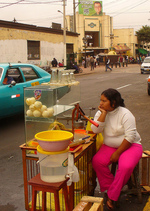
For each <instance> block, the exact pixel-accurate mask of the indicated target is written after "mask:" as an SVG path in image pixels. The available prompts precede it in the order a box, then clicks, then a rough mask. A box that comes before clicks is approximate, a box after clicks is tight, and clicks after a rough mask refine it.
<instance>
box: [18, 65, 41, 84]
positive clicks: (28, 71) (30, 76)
mask: <svg viewBox="0 0 150 211" xmlns="http://www.w3.org/2000/svg"><path fill="white" fill-rule="evenodd" d="M21 70H22V72H23V74H24V77H25V79H26V81H31V80H34V79H37V78H39V77H38V76H37V74H36V73H35V71H34V70H33V69H32V68H31V67H21Z"/></svg>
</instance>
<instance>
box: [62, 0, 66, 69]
mask: <svg viewBox="0 0 150 211" xmlns="http://www.w3.org/2000/svg"><path fill="white" fill-rule="evenodd" d="M65 6H66V5H65V0H63V25H64V31H63V34H64V66H66V19H65V18H66V12H65Z"/></svg>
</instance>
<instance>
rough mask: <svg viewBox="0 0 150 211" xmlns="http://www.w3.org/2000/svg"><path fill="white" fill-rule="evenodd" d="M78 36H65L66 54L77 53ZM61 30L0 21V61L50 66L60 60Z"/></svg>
mask: <svg viewBox="0 0 150 211" xmlns="http://www.w3.org/2000/svg"><path fill="white" fill-rule="evenodd" d="M77 46H78V34H77V33H74V32H68V31H67V33H66V52H67V54H71V53H73V52H77ZM64 47H65V46H64V37H63V30H61V29H53V28H45V27H37V26H35V25H27V24H20V23H16V22H15V23H14V22H8V21H0V48H1V51H0V62H10V63H11V62H18V61H19V62H22V63H33V64H36V65H39V66H45V65H50V63H51V61H52V59H53V58H54V57H55V58H56V59H57V61H58V62H62V60H63V58H64Z"/></svg>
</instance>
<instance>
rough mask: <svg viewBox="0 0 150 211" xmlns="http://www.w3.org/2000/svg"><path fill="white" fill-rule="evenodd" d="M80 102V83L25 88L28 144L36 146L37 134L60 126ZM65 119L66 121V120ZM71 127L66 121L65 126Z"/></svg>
mask: <svg viewBox="0 0 150 211" xmlns="http://www.w3.org/2000/svg"><path fill="white" fill-rule="evenodd" d="M79 102H80V83H77V84H75V85H64V86H59V85H53V86H52V85H49V84H47V85H46V84H45V85H38V86H32V87H28V88H25V89H24V106H25V109H24V110H25V135H26V144H27V146H36V144H37V142H36V140H35V138H34V136H35V134H36V133H38V132H41V131H45V130H49V129H55V128H54V127H55V124H54V122H55V121H58V119H60V120H61V122H59V127H61V125H62V122H63V121H64V120H65V119H66V120H67V116H68V115H69V116H70V117H71V114H72V109H73V108H74V105H75V104H77V103H79ZM66 120H65V121H66ZM67 126H68V127H71V126H70V125H69V124H68V122H67V121H66V125H65V127H67Z"/></svg>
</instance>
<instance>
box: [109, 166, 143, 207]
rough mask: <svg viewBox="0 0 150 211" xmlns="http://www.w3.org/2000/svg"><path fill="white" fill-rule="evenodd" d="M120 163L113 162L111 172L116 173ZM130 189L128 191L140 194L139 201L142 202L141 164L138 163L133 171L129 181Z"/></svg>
mask: <svg viewBox="0 0 150 211" xmlns="http://www.w3.org/2000/svg"><path fill="white" fill-rule="evenodd" d="M117 165H118V163H117V162H116V163H112V166H111V173H112V174H113V175H115V172H116V168H117ZM127 185H128V188H129V190H128V191H127V193H135V194H137V196H138V201H139V202H140V203H142V192H141V186H140V180H139V164H137V165H136V166H135V168H134V170H133V173H132V175H131V177H130V179H129V181H128V183H127Z"/></svg>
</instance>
